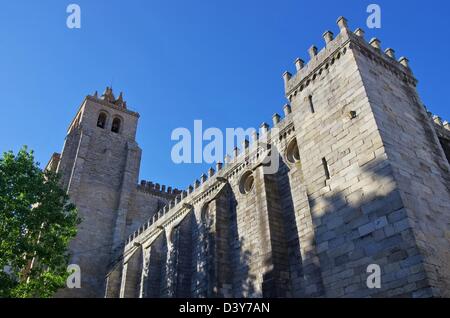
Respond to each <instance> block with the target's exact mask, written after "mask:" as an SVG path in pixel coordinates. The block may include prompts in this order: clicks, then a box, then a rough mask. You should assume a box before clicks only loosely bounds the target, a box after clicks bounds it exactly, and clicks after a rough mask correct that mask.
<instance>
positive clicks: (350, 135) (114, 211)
mask: <svg viewBox="0 0 450 318" xmlns="http://www.w3.org/2000/svg"><path fill="white" fill-rule="evenodd" d="M337 24H338V28H339V32H338V33H336V34H337V35H336V37H334V35H333V32H331V31H327V32H325V33H324V35H323V38H324V42H325V47H324V48H322V49H320V50H319V49H318V48H317V47H316V46H311V48H310V49H309V51H308V53H309V56H310V61H308V62H307V63H305V62H304V61H303V60H302V59H301V58H298V59H296V61H295V69H296V74H294V75H292V74H291V73H289V72H285V73H284V74H283V79H284V83H285V95H286V98H287V100H288V104H287V105H285V106H284V115H285V116H284V118H281V116H280V115H278V114H275V115H273V116H272V121H273V124H274V127H276V128H277V129H267V130H266V131H265V132H264V134H267V135H265V136H263V137H264V138H266V137H267V140H268V141H269V144H270V147H271V148H270V149H272V150H273V149H275V148H276V149H277V151H278V153H279V154H280V156H279V161H280V165H279V169H278V171H277V172H276V173H273V174H265V170H264V163H263V162H262V160H263V158H264V154H266V153H267V152H268V151H271V150H267V149H265V148H262V147H260V145H259V144H258V138H259V137H258V135H255V141H254V142H253V143H252V144H250V145H249V146H248V147H246V149H245V151H241V152H239V151H238V150H236V151H235V153H234V158H232V160H227V161H226V164H225V165H222V164H218V165H217V167H216V170H214V169H210V170H209V171H208V173H207V174H204V175H202V177H201V181H198V180H196V181H195V182H194V183H193V186H191V187H189V189H187V190H186V191H180V190H177V189H172V188H169V187H168V188H166V187H165V186H162V185H159V184H153V183H151V182H147V181H143V182H141V183H140V184H139V185H137V176H138V173H139V165H140V155H141V150H140V149H139V147H138V145H137V143H136V141H135V132H136V127H137V120H138V117H139V115H138V114H137V113H134V112H132V111H130V110H129V109H128V108H127V106H126V103H125V102H124V101H123V96H122V94H121V95H120V96H119V98H117V99H116V98H115V97H114V95H113V92H112V90H111V89H109V88H107V90H106V91H105V93H104V94H103V95H102V96H100V97H99V96H98V94H94V95H92V96H88V97H86V99H85V100H84V102H83V104H82V106H81V107H80V110H79V112H78V113H77V115H76V117H75V119H74V121H73V123H72V124H71V126H70V128H69V132H68V135H67V137H66V142H65V145H64V149H63V152H62V154H61V156H59V155H58V154H55V155H54V156H53V157H52V160H51V161H50V163H49V166H48V167H49V169H56V170H57V171H59V172H60V173H61V174H62V176H63V179H62V183H63V185H64V186H65V187H66V188H67V189H68V192H69V194H70V195H71V197H72V200H73V201H74V202H75V203H76V204H77V206H78V207H79V210H80V213H81V215H82V217H84V221H83V223H82V224H81V226H80V230H79V234H78V236H77V238H75V240H74V241H73V242H72V243H71V251H72V253H73V258H72V261H73V262H75V263H78V264H80V266H81V270H82V278H83V281H82V288H81V289H80V290H66V289H64V290H61V291H60V292H59V294H58V296H61V297H67V296H87V297H104V296H105V297H450V234H449V233H450V174H449V172H450V165H449V159H450V126H449V124H448V122H446V121H443V120H442V119H441V118H439V117H438V116H433V115H432V114H430V113H428V112H427V110H426V108H425V106H424V105H423V104H422V102H421V101H420V98H419V96H418V94H417V91H416V84H417V81H416V79H415V77H414V75H413V73H412V71H411V69H410V67H409V64H408V60H407V58H404V57H403V58H400V59H398V60H396V58H395V53H394V50H393V49H386V50H385V51H383V50H382V48H381V41H380V40H378V39H372V40H370V41H366V40H365V39H364V32H363V31H362V30H361V29H357V30H356V31H355V32H352V31H350V29H349V27H348V23H347V20H346V19H345V18H342V17H341V18H339V19H338V21H337ZM101 114H104V115H101ZM264 127H268V125H267V124H264ZM372 264H377V265H379V267H380V269H381V288H374V289H371V288H369V287H368V286H367V284H366V279H367V277H368V273H367V268H368V266H369V265H372Z"/></svg>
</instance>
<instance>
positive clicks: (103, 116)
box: [97, 113, 106, 129]
mask: <svg viewBox="0 0 450 318" xmlns="http://www.w3.org/2000/svg"><path fill="white" fill-rule="evenodd" d="M105 126H106V114H105V113H100V115H98V119H97V127H100V128H102V129H104V128H105Z"/></svg>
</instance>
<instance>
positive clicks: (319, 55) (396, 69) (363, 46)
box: [283, 17, 417, 101]
mask: <svg viewBox="0 0 450 318" xmlns="http://www.w3.org/2000/svg"><path fill="white" fill-rule="evenodd" d="M337 24H338V26H339V34H338V35H337V36H336V37H334V34H333V32H332V31H326V32H325V33H324V34H323V39H324V42H325V46H324V47H323V48H322V49H321V50H320V51H319V50H318V48H317V47H316V46H315V45H312V46H311V47H310V48H309V49H308V54H309V61H308V62H306V63H305V61H304V60H303V59H301V58H297V59H296V60H295V62H294V64H295V69H296V73H295V74H294V75H293V74H291V73H290V72H288V71H286V72H285V73H284V74H283V79H284V84H285V95H286V97H287V98H288V100H289V101H291V100H292V98H293V97H294V96H295V95H297V94H298V93H299V92H301V91H303V90H304V89H305V88H306V87H308V86H309V85H310V84H311V83H313V82H314V81H316V80H318V79H319V80H320V78H321V75H322V73H323V72H324V71H325V70H327V69H328V68H329V67H331V66H332V65H333V64H334V63H336V62H337V61H338V60H339V59H340V58H341V57H342V56H343V55H345V54H346V53H347V52H348V50H349V49H353V50H358V51H359V52H361V53H362V54H363V55H365V56H367V57H369V58H371V59H372V60H374V61H376V62H377V63H380V64H382V65H383V66H384V67H385V68H386V69H388V70H390V71H391V72H392V73H394V74H396V75H397V76H398V77H399V78H400V79H401V80H403V81H406V82H408V83H410V84H411V85H413V86H415V85H416V84H417V80H416V79H415V78H414V76H413V74H412V72H411V69H410V68H409V61H408V59H407V58H406V57H401V58H400V59H398V60H397V59H396V57H395V52H394V50H393V49H391V48H387V49H386V50H384V51H383V50H382V48H381V41H380V40H379V39H377V38H373V39H371V40H370V41H369V42H367V41H366V40H365V39H364V31H363V30H362V29H361V28H358V29H356V30H355V31H354V32H351V31H350V30H349V27H348V23H347V20H346V19H345V18H344V17H340V18H339V19H338V20H337Z"/></svg>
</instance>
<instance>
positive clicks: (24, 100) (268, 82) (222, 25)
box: [0, 0, 450, 188]
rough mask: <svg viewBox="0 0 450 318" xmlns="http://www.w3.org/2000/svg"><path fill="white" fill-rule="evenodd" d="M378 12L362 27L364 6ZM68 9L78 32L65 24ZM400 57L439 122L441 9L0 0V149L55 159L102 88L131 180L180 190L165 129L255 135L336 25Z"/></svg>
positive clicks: (447, 70) (443, 72) (444, 53)
mask: <svg viewBox="0 0 450 318" xmlns="http://www.w3.org/2000/svg"><path fill="white" fill-rule="evenodd" d="M373 2H375V3H377V4H380V5H381V8H382V28H381V29H378V30H367V27H366V25H365V21H366V18H367V13H366V7H367V5H368V4H370V3H373ZM70 3H77V4H79V5H80V6H81V10H82V12H81V13H82V28H81V29H80V30H70V29H68V28H67V27H66V18H67V13H66V7H67V5H68V4H70ZM340 15H344V16H346V17H347V18H348V20H349V24H350V27H351V28H352V29H356V28H357V27H363V28H365V29H366V31H367V38H370V37H372V36H377V37H379V38H380V39H381V41H382V45H383V47H384V48H386V47H388V46H389V47H392V48H394V49H395V50H396V52H397V55H398V56H401V55H406V56H408V57H409V58H410V60H411V67H412V69H413V71H414V73H415V75H416V77H417V78H418V79H419V91H420V94H421V97H422V99H423V101H424V102H425V104H426V105H427V106H428V107H429V108H430V109H431V110H432V111H433V112H434V113H438V114H440V115H441V116H442V117H443V118H444V119H449V120H450V108H449V105H450V97H449V96H450V94H449V91H448V89H449V84H450V77H449V74H450V59H449V52H450V41H449V33H448V32H449V29H450V22H449V21H450V4H449V1H447V0H441V1H438V0H433V1H399V0H396V1H392V0H390V1H355V0H351V1H350V0H342V1H335V0H334V1H332V0H320V1H299V0H297V1H294V0H293V1H288V0H277V1H261V0H259V1H258V0H226V1H224V0H222V1H218V0H210V1H205V0H202V1H201V0H179V1H174V0H158V1H155V0H140V1H138V0H129V1H113V0H95V1H92V0H71V1H63V0H58V1H56V0H55V1H52V0H42V1H32V0H28V1H23V0H14V1H5V0H3V1H1V4H0V47H1V51H0V91H1V95H0V96H1V106H0V110H1V112H0V116H1V117H0V118H1V119H2V124H1V125H0V151H1V152H3V151H6V150H10V149H12V150H15V151H16V150H17V149H19V148H20V146H21V145H25V144H26V145H28V146H29V147H30V148H31V149H34V150H35V153H36V157H37V159H38V161H40V162H41V163H42V165H45V163H46V162H47V161H48V159H49V157H50V155H51V154H52V153H53V152H60V151H61V148H62V145H63V141H64V136H65V133H66V129H67V126H68V124H69V123H70V121H71V119H72V117H73V116H74V114H75V112H76V110H77V108H78V106H79V105H80V103H81V101H82V100H83V98H84V96H85V95H87V94H90V93H92V92H93V91H95V90H99V91H100V92H102V91H103V89H104V88H105V86H107V85H110V84H111V83H112V84H113V87H114V89H115V91H119V90H122V91H124V95H125V99H126V100H127V101H128V105H129V107H130V108H132V109H134V110H136V111H138V112H139V113H140V114H141V118H140V124H139V129H138V136H137V140H138V143H139V145H140V146H141V148H142V149H143V157H142V166H141V178H143V179H146V180H152V181H154V182H160V183H163V184H168V185H174V186H178V187H180V188H185V187H186V186H187V185H188V184H190V183H192V182H193V181H194V179H195V178H198V177H199V176H200V175H201V173H202V172H204V171H206V169H207V166H205V165H196V164H191V165H181V166H180V165H175V164H173V163H172V161H171V158H170V150H171V147H172V146H173V144H174V143H173V142H172V141H171V140H170V135H171V132H172V130H173V129H174V128H176V127H187V128H191V127H192V126H193V121H194V120H195V119H202V120H203V123H204V126H207V127H219V128H223V129H224V128H226V127H244V128H247V127H257V126H259V124H260V123H261V122H263V121H267V122H271V116H272V114H273V113H274V112H282V105H283V104H284V103H285V98H284V96H283V81H282V79H281V75H282V73H283V72H284V71H285V70H290V71H293V70H294V66H293V61H294V60H295V58H296V57H298V56H300V57H303V58H304V59H305V60H307V49H308V48H309V47H310V46H311V45H312V44H316V45H317V46H318V47H319V48H321V47H322V46H323V40H322V33H323V32H324V31H325V30H327V29H331V30H332V31H334V32H335V33H337V32H338V31H337V26H336V23H335V21H336V18H337V17H338V16H340Z"/></svg>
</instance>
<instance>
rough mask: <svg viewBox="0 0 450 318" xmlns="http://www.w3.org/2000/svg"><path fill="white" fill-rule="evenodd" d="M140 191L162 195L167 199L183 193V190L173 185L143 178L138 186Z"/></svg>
mask: <svg viewBox="0 0 450 318" xmlns="http://www.w3.org/2000/svg"><path fill="white" fill-rule="evenodd" d="M137 189H138V191H141V192H145V193H149V194H153V195H157V196H162V197H164V198H166V199H171V198H174V197H175V196H176V195H178V194H180V193H181V190H179V189H177V188H173V187H171V186H166V185H164V184H159V183H153V182H152V181H146V180H142V181H141V183H140V184H139V185H138V186H137Z"/></svg>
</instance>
